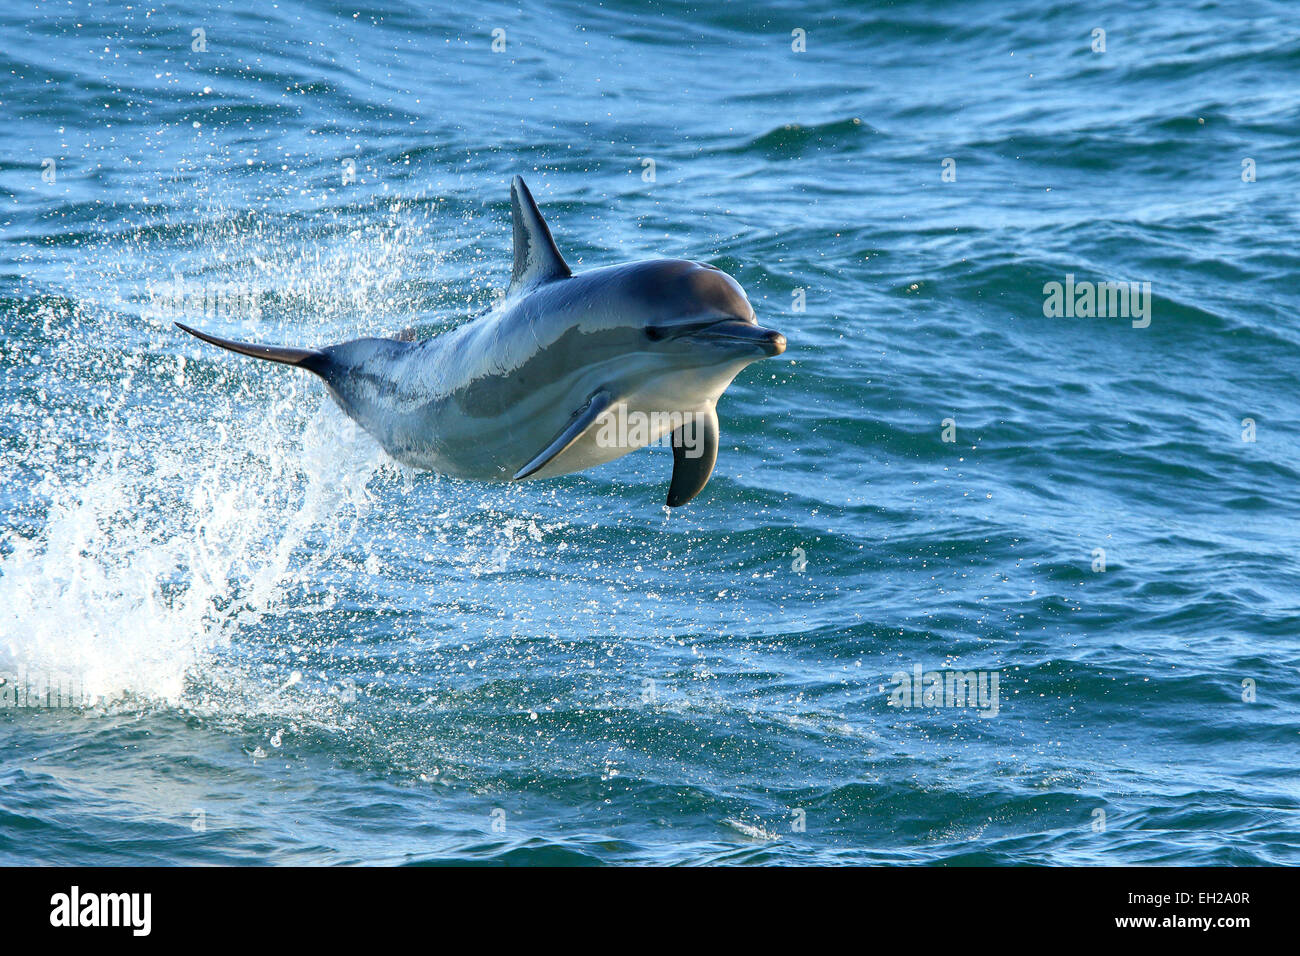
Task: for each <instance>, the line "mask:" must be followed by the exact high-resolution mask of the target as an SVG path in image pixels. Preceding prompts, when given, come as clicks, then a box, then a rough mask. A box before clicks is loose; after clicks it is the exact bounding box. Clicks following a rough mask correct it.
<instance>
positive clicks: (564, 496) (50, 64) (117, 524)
mask: <svg viewBox="0 0 1300 956" xmlns="http://www.w3.org/2000/svg"><path fill="white" fill-rule="evenodd" d="M1145 6H1148V7H1149V9H1146V10H1135V9H1132V7H1133V5H1131V4H1126V3H1101V4H1087V5H1085V4H1078V5H1075V4H1041V3H1039V4H1035V3H1021V4H1005V3H991V2H974V3H965V4H944V3H896V4H883V3H877V4H845V3H841V4H837V5H836V7H835V9H836V10H837V12H834V13H832V12H824V13H816V12H810V11H809V10H807V9H806V8H805V6H804V5H803V4H795V3H784V4H781V3H774V4H748V3H747V4H743V5H741V4H736V5H732V4H702V5H699V6H689V5H682V4H665V5H662V6H660V7H658V8H656V9H655V10H654V12H647V11H646V10H645V9H643V6H642V5H641V4H634V3H629V2H607V3H605V4H603V5H600V6H593V5H590V4H587V3H576V2H573V3H570V2H560V3H554V4H550V5H548V8H547V9H545V10H543V9H542V8H541V6H540V5H538V6H536V7H534V6H533V5H524V9H521V8H520V7H519V6H518V5H514V4H495V3H487V4H465V5H435V6H434V7H433V8H430V7H429V5H426V4H391V5H382V6H381V5H379V4H376V3H373V2H362V3H361V4H351V5H344V4H339V3H329V2H327V3H313V4H306V3H302V2H298V0H281V2H279V3H277V4H265V5H248V8H249V10H255V11H256V12H241V10H240V9H239V8H237V7H235V6H233V5H231V4H229V3H217V4H213V3H202V4H194V3H191V4H168V5H167V8H166V9H162V8H161V7H157V8H155V7H151V6H149V5H131V6H127V5H123V4H100V3H94V4H90V3H85V2H83V0H76V2H73V3H70V4H68V3H59V4H55V3H47V4H34V5H32V6H31V8H30V9H28V8H24V9H20V8H19V7H17V6H14V5H10V6H7V7H5V8H4V9H3V11H0V113H2V114H3V117H4V123H3V127H4V130H5V148H4V149H3V150H2V151H0V408H3V416H2V417H0V476H3V481H2V483H0V671H3V673H4V674H5V675H6V676H7V678H8V680H9V683H8V684H7V685H6V687H7V688H8V689H7V690H6V688H0V694H4V695H5V697H4V700H5V702H6V705H7V706H6V707H5V708H4V710H3V712H0V861H3V862H8V863H13V862H24V861H37V862H53V863H70V862H79V863H108V864H124V863H154V862H163V863H179V864H192V863H241V862H271V863H398V862H474V861H490V862H508V863H570V862H572V863H579V862H642V863H708V862H821V863H835V862H859V863H860V862H904V863H947V864H956V863H985V864H988V863H996V864H1008V863H1081V862H1082V863H1134V862H1139V863H1182V864H1205V863H1231V864H1258V863H1295V862H1300V850H1297V846H1300V785H1298V784H1297V779H1300V776H1298V773H1300V715H1298V713H1297V711H1298V708H1300V689H1298V684H1300V652H1297V629H1298V626H1300V612H1298V610H1297V607H1298V604H1300V597H1298V592H1300V559H1298V558H1297V554H1298V553H1300V524H1298V523H1297V518H1298V517H1300V508H1298V506H1297V503H1296V489H1297V479H1298V477H1300V475H1298V474H1297V465H1296V461H1297V456H1298V455H1300V425H1298V423H1297V386H1296V373H1297V370H1300V326H1297V319H1296V316H1297V314H1298V313H1300V280H1298V277H1297V271H1298V266H1300V257H1298V256H1297V251H1296V248H1297V247H1296V236H1297V234H1300V222H1298V221H1297V220H1298V218H1300V217H1298V216H1297V202H1296V189H1295V183H1296V182H1297V178H1298V177H1300V158H1298V157H1300V154H1298V153H1297V150H1296V134H1297V131H1298V130H1300V96H1298V95H1297V94H1298V93H1300V17H1297V11H1296V10H1295V9H1294V8H1293V7H1292V6H1290V5H1288V4H1281V3H1279V4H1267V3H1242V4H1236V3H1234V4H1220V3H1209V2H1204V3H1199V4H1195V3H1194V4H1178V3H1172V2H1170V3H1154V4H1149V5H1145ZM1099 28H1100V29H1103V30H1104V31H1105V37H1104V45H1105V50H1104V52H1096V51H1094V49H1093V47H1094V46H1096V45H1098V39H1097V38H1096V37H1095V35H1094V30H1096V29H1099ZM796 30H799V31H803V33H802V34H801V35H800V34H794V33H793V31H796ZM196 31H202V32H201V33H196ZM494 31H504V34H500V33H497V34H495V36H496V39H497V45H498V46H500V45H501V43H502V42H503V43H504V50H503V51H501V52H496V51H494V49H493V43H494ZM800 42H802V44H804V45H806V49H804V50H802V51H796V50H795V49H792V45H799V44H800ZM947 160H951V161H952V162H946V161H947ZM1247 160H1249V161H1250V162H1249V163H1247V162H1246V161H1247ZM647 161H652V166H651V164H650V163H649V162H647ZM651 169H653V176H651V175H650V173H651ZM516 173H522V174H523V175H524V176H525V177H526V178H527V179H528V181H529V184H530V185H531V186H532V188H533V192H534V193H535V194H536V196H537V198H538V200H539V202H540V203H541V204H542V207H543V209H544V211H545V213H546V215H547V217H548V219H549V221H550V223H551V227H552V229H553V231H554V232H555V235H556V237H557V240H558V242H559V245H560V248H561V249H562V250H563V251H564V253H565V255H566V257H567V258H568V260H569V262H570V264H571V265H573V266H574V267H575V269H579V270H580V269H585V268H591V267H595V266H599V265H606V264H611V263H615V262H621V261H628V260H633V259H640V258H650V257H657V256H674V257H686V258H694V259H700V260H704V261H708V262H711V263H713V264H715V265H718V266H719V267H721V268H723V269H725V270H727V271H728V272H730V273H732V274H733V275H735V276H736V277H737V279H738V280H739V281H740V282H741V283H742V285H743V286H744V287H745V289H746V291H747V292H748V294H749V297H750V299H751V301H752V302H753V304H754V306H755V309H756V310H757V312H758V316H759V320H760V322H762V323H763V324H765V325H769V326H772V327H775V328H778V329H780V330H781V331H783V332H784V333H785V334H786V335H787V337H788V338H789V341H790V349H789V351H788V352H787V353H786V354H785V355H783V356H781V357H780V358H779V359H775V360H768V361H765V362H762V363H759V364H756V365H754V366H751V367H750V368H749V369H748V370H747V371H746V372H744V373H743V374H742V375H741V376H740V378H739V379H738V380H737V381H736V383H735V384H734V385H733V386H732V388H731V389H730V390H729V391H728V392H727V394H726V395H725V396H724V398H723V399H722V401H721V402H720V404H719V413H720V417H721V420H722V436H723V437H722V450H721V454H720V457H719V463H718V468H717V470H716V472H715V473H714V476H713V479H712V481H711V483H710V484H709V486H708V488H707V489H706V490H705V492H704V493H703V494H702V495H701V496H700V497H699V498H698V499H696V501H695V502H693V503H692V504H691V505H690V506H688V507H686V508H684V509H678V510H675V511H673V512H672V513H671V514H669V513H668V512H667V511H666V509H665V508H664V507H663V504H662V503H663V496H664V492H665V489H666V486H667V481H668V477H669V474H670V472H671V456H670V455H669V454H668V452H667V451H666V449H662V448H659V449H648V450H645V451H641V452H638V453H636V454H633V455H630V456H628V457H626V458H623V459H621V460H619V461H618V462H615V463H613V464H611V465H607V466H604V467H603V468H600V469H598V470H594V471H591V472H588V473H584V474H581V475H576V476H570V477H566V478H561V479H556V480H553V481H547V482H538V483H530V484H527V485H523V486H510V487H507V486H493V485H479V484H471V483H465V482H458V481H456V480H452V479H447V478H439V477H436V476H432V475H429V474H425V473H417V472H414V471H410V470H407V469H403V468H401V467H399V466H397V465H395V464H394V463H392V462H391V461H390V460H389V459H387V458H386V456H385V455H384V454H383V452H382V451H380V450H379V449H378V447H377V446H376V445H375V444H374V443H373V442H372V441H371V440H370V439H369V438H368V437H367V436H366V435H365V434H364V433H361V432H359V431H358V430H357V429H356V428H355V427H354V426H353V425H352V424H351V423H350V422H349V421H348V420H347V419H346V418H344V417H343V416H342V414H341V413H340V412H339V411H338V410H337V409H336V408H335V407H334V406H333V405H332V404H331V403H330V401H329V399H328V398H327V396H326V394H325V391H324V389H323V388H322V387H321V385H320V384H319V382H318V381H316V380H313V379H311V378H310V377H308V376H305V375H301V374H299V373H296V372H294V371H293V370H288V369H285V368H283V367H278V366H269V365H264V364H262V363H254V362H251V361H248V360H242V359H238V358H236V357H234V356H231V355H229V354H227V353H223V352H219V351H218V350H216V349H212V348H210V347H207V346H204V345H202V344H201V343H199V342H197V341H195V340H193V339H190V338H188V337H186V336H184V335H182V334H181V333H179V332H177V331H176V330H175V329H174V328H173V327H172V325H171V323H172V320H173V319H177V318H180V319H182V320H184V319H185V318H186V316H188V317H189V319H190V320H191V321H193V322H194V323H195V324H199V325H202V326H204V327H206V328H210V329H212V330H213V331H215V332H217V333H219V334H226V335H230V336H233V337H236V338H248V339H254V340H259V341H269V342H279V343H285V344H296V345H320V344H324V343H330V342H337V341H341V340H344V339H348V338H354V337H357V336H360V335H375V334H378V335H391V334H394V333H396V332H398V331H400V330H401V329H403V328H406V327H408V326H411V325H415V326H417V327H419V328H421V329H423V330H425V332H426V333H432V332H436V331H437V330H440V329H443V328H449V327H451V326H453V325H454V324H456V323H458V322H460V321H463V320H464V318H465V316H467V315H469V314H471V313H473V312H476V311H478V310H480V309H481V308H483V307H484V306H485V305H487V304H488V303H489V302H491V301H492V299H493V296H494V295H495V294H496V293H497V292H498V291H499V290H501V289H502V288H503V287H504V285H505V283H506V281H507V278H508V274H509V255H510V250H509V245H510V231H509V199H508V182H509V179H510V177H511V176H512V175H514V174H516ZM1252 173H1253V176H1252ZM945 174H946V175H945ZM1252 179H1253V181H1250V180H1252ZM1067 275H1068V276H1071V277H1072V279H1070V280H1069V281H1071V282H1076V283H1077V282H1103V281H1112V280H1114V281H1124V282H1135V283H1149V284H1150V285H1149V289H1150V296H1149V300H1147V301H1148V305H1149V312H1148V313H1147V315H1148V316H1149V319H1150V321H1149V324H1145V323H1144V321H1143V320H1141V319H1139V320H1137V321H1136V322H1135V321H1133V320H1131V317H1124V316H1113V315H1112V316H1106V317H1095V316H1074V317H1069V316H1051V315H1045V310H1044V301H1045V298H1046V296H1045V291H1044V287H1045V285H1047V284H1048V283H1052V282H1060V283H1063V284H1064V283H1065V282H1066V281H1067V278H1066V277H1067ZM1139 288H1143V287H1141V286H1139ZM205 295H206V296H207V299H208V305H207V314H206V315H205V314H204V306H203V305H202V304H200V301H199V300H200V298H201V297H203V296H205ZM946 439H951V440H946ZM917 668H919V669H920V671H921V672H923V673H925V672H936V671H938V672H943V671H962V672H968V671H977V672H980V673H981V674H983V677H984V678H985V679H986V682H987V681H988V680H989V679H991V678H993V677H996V679H997V681H998V684H997V695H998V696H997V698H996V702H995V703H993V702H990V701H988V700H985V703H986V704H990V703H993V706H985V707H982V708H981V707H975V708H972V707H969V706H966V707H960V706H949V707H925V706H914V707H910V708H907V707H898V706H891V695H893V697H894V699H895V702H896V703H897V702H901V701H900V700H899V696H898V693H897V691H898V688H899V686H900V684H901V683H902V681H901V680H900V678H899V676H898V675H899V674H900V673H901V674H905V675H909V677H910V675H912V674H914V673H916V669H917ZM52 682H57V683H59V686H60V687H67V688H70V691H69V692H70V694H71V696H72V697H73V698H74V700H73V702H74V703H75V704H77V706H72V707H34V706H16V704H17V703H20V702H25V703H29V704H30V703H33V702H34V701H33V700H32V699H31V697H30V696H29V697H21V696H20V695H21V693H22V692H23V691H24V690H30V689H33V688H34V689H35V690H37V691H39V690H41V689H42V688H44V689H49V686H50V685H51V683H52ZM921 702H922V703H923V701H921ZM950 703H951V701H950Z"/></svg>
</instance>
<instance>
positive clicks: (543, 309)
mask: <svg viewBox="0 0 1300 956" xmlns="http://www.w3.org/2000/svg"><path fill="white" fill-rule="evenodd" d="M510 201H511V207H512V212H513V216H514V269H513V271H512V273H511V276H510V287H509V289H508V290H507V292H506V296H505V299H504V300H502V302H501V303H500V304H499V305H497V306H496V307H495V308H493V309H492V310H491V311H489V312H487V313H486V314H484V315H481V316H479V317H478V318H476V319H473V320H472V321H469V322H467V323H465V324H464V325H461V326H459V327H458V328H455V329H453V330H452V331H450V332H446V333H444V334H443V335H440V336H437V337H436V338H432V339H427V340H424V341H416V342H409V341H398V340H396V339H379V338H367V339H356V340H354V341H351V342H343V343H341V344H339V345H330V346H326V347H324V348H320V349H301V348H284V347H280V346H275V345H251V344H248V343H246V342H233V341H230V340H229V339H222V338H218V337H217V336H215V335H208V334H207V333H205V332H200V331H198V330H197V329H192V328H190V327H189V326H186V325H182V324H181V323H179V322H177V323H176V325H177V326H178V327H179V328H181V329H183V330H185V331H186V332H188V333H190V334H191V335H194V336H197V337H198V338H200V339H202V340H203V341H205V342H210V343H211V344H213V345H219V346H221V347H222V348H224V349H229V350H230V351H232V352H239V353H240V354H242V355H251V356H252V357H253V358H259V359H266V360H268V361H272V362H282V363H284V364H286V365H296V366H298V367H299V368H305V369H307V370H308V371H310V372H314V373H315V374H316V375H319V376H320V377H321V378H322V379H324V380H325V384H326V385H327V386H328V388H329V391H330V394H331V395H332V396H333V397H334V400H335V401H336V402H338V404H339V406H340V407H341V408H342V409H343V411H344V412H345V413H346V414H347V415H348V416H349V417H350V418H352V419H353V420H354V421H356V422H357V423H358V424H359V425H360V426H361V427H362V428H364V429H365V430H366V431H367V432H369V433H370V434H371V435H373V436H374V437H375V439H376V440H377V441H378V442H379V443H380V445H382V446H383V448H384V450H385V451H387V452H388V454H390V455H392V456H393V457H394V458H396V459H397V460H398V461H400V462H402V463H404V464H407V465H411V466H414V467H416V468H426V469H429V470H431V471H435V472H439V473H441V474H445V475H453V476H455V477H458V478H469V479H477V480H481V481H523V480H526V479H530V478H550V477H553V476H555V475H565V474H569V473H571V472H575V471H582V470H584V469H586V468H591V467H593V466H595V465H600V464H604V463H605V462H607V461H612V460H614V459H615V458H620V457H622V456H623V455H625V454H627V453H628V452H630V451H632V450H633V449H635V448H639V447H641V446H643V445H648V444H651V443H652V442H656V441H659V440H660V439H662V438H664V437H665V436H666V435H667V434H668V433H669V432H671V433H672V446H673V477H672V482H671V484H670V485H669V488H668V505H669V507H674V508H675V507H677V506H679V505H684V504H686V502H688V501H690V500H691V499H692V498H694V497H695V496H696V495H698V494H699V493H700V491H701V490H702V489H703V488H704V486H705V484H707V483H708V480H709V476H710V475H711V474H712V473H713V466H714V464H715V463H716V461H717V457H718V415H717V410H716V405H717V401H718V396H720V395H721V394H722V393H723V391H724V390H725V389H726V387H727V386H728V385H730V384H731V381H732V379H734V378H735V377H736V375H737V374H739V373H740V371H741V369H743V368H744V367H745V366H747V365H749V364H750V363H751V362H754V361H757V360H758V359H760V358H764V357H766V356H773V355H780V354H781V353H782V352H784V351H785V336H783V335H782V334H781V333H780V332H775V331H773V330H771V329H765V328H762V327H761V326H759V325H758V324H757V322H756V320H755V316H754V309H753V307H752V306H751V305H750V304H749V300H748V299H747V298H745V293H744V291H743V290H742V289H741V288H740V285H739V284H738V283H737V282H736V280H735V279H733V278H732V277H731V276H729V275H727V274H726V273H725V272H723V271H722V270H720V269H717V268H715V267H713V266H710V265H707V264H705V263H701V262H691V261H688V260H684V259H653V260H647V261H644V262H632V263H628V264H626V265H619V266H608V267H606V268H603V269H593V270H592V271H590V272H585V273H583V274H581V275H574V274H573V273H572V271H570V269H569V267H568V266H567V265H566V264H565V262H564V258H563V257H562V256H561V255H560V251H559V250H558V249H557V248H556V247H555V240H554V239H552V238H551V231H550V229H548V228H547V226H546V222H545V220H543V219H542V214H541V212H539V211H538V209H537V204H536V203H535V202H534V201H533V197H532V194H531V193H529V191H528V187H527V186H526V185H524V181H523V179H521V178H520V177H518V176H516V177H515V178H514V180H513V181H512V182H511V184H510ZM616 421H617V422H621V423H624V424H626V423H629V422H630V423H632V427H630V428H629V427H623V428H619V429H615V428H612V427H610V426H612V425H613V424H614V423H615V422H616Z"/></svg>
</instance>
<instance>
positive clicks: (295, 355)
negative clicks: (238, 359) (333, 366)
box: [176, 322, 329, 375]
mask: <svg viewBox="0 0 1300 956" xmlns="http://www.w3.org/2000/svg"><path fill="white" fill-rule="evenodd" d="M176 327H177V328H178V329H181V330H182V331H184V332H188V333H190V335H192V336H194V337H195V338H196V339H202V340H203V341H204V342H207V343H209V344H211V345H217V346H220V347H221V348H223V349H228V350H230V351H231V352H238V353H239V354H240V355H251V356H252V357H253V358H259V359H265V360H266V361H268V362H280V363H282V364H284V365H297V366H298V367H300V368H305V369H307V370H308V371H309V372H315V373H316V374H318V375H319V374H320V372H321V369H322V368H324V367H325V365H326V364H328V362H329V358H328V356H326V355H325V353H324V352H321V351H319V350H317V349H294V348H288V347H285V346H280V345H253V344H251V343H249V342H236V341H234V340H232V339H223V338H218V337H217V336H215V335H209V334H208V333H206V332H200V331H199V330H198V329H192V328H190V327H189V326H188V325H183V324H182V323H180V322H177V323H176Z"/></svg>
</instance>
